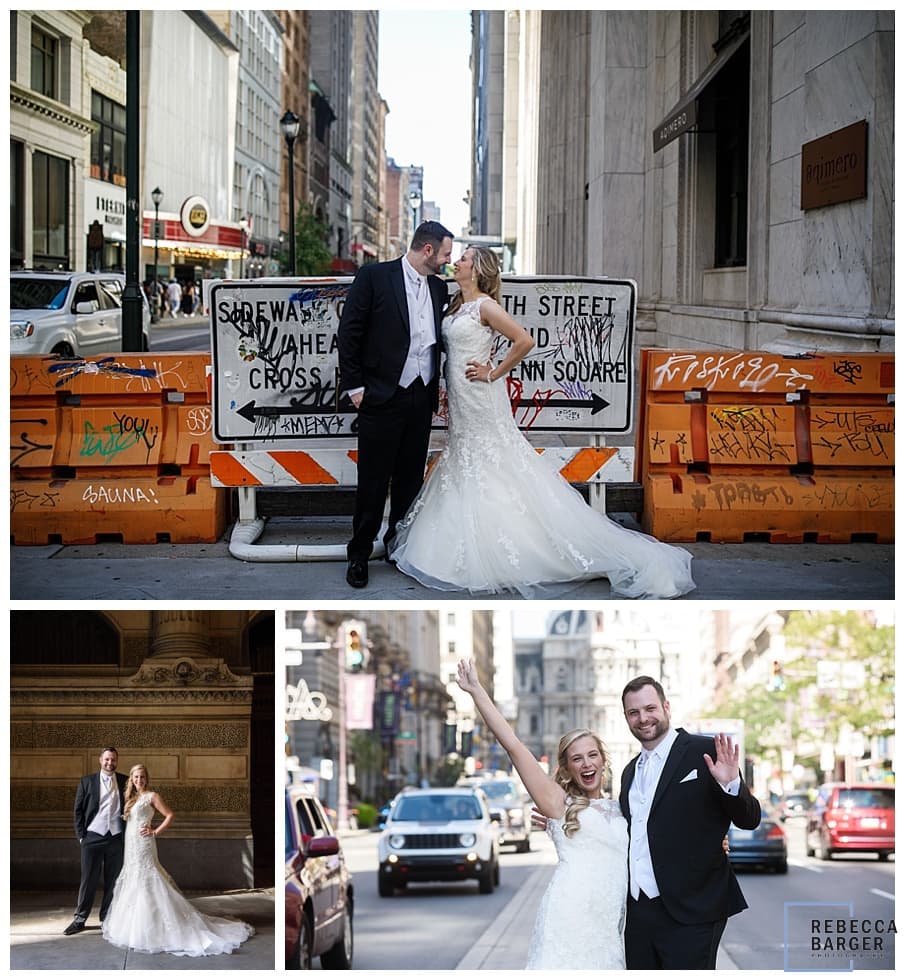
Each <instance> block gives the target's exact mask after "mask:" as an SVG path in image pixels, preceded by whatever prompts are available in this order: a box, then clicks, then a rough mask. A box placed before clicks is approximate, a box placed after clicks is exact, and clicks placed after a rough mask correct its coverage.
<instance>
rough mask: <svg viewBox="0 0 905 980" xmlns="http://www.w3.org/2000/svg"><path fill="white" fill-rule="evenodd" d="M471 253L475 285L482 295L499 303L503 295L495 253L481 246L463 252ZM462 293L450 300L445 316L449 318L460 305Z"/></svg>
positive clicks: (472, 246)
mask: <svg viewBox="0 0 905 980" xmlns="http://www.w3.org/2000/svg"><path fill="white" fill-rule="evenodd" d="M465 251H466V252H468V251H470V252H471V262H472V267H473V269H474V276H475V285H476V286H477V287H478V289H479V290H480V291H481V292H482V293H486V294H487V295H488V296H489V297H490V298H491V299H493V300H496V302H497V303H499V302H500V297H501V296H502V295H503V282H502V279H501V278H500V260H499V258H498V257H497V254H496V252H494V251H492V250H491V249H489V248H486V247H485V246H483V245H469V246H468V248H467V249H466V250H465ZM462 303H463V299H462V293H461V292H458V293H456V295H455V296H453V298H452V299H451V300H450V303H449V307H448V309H447V310H446V316H451V315H452V314H453V313H455V312H456V310H457V309H458V308H459V307H460V306H461V305H462Z"/></svg>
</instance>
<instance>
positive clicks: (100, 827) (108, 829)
mask: <svg viewBox="0 0 905 980" xmlns="http://www.w3.org/2000/svg"><path fill="white" fill-rule="evenodd" d="M100 778H101V803H100V806H99V807H98V808H97V813H96V814H95V815H94V819H93V820H92V821H91V823H90V824H88V830H90V831H91V832H92V833H93V834H100V836H101V837H103V836H104V835H105V834H119V833H121V832H122V829H123V824H122V820H121V819H120V815H119V784H118V783H117V782H116V776H111V775H109V774H108V773H105V772H102V773H101V774H100Z"/></svg>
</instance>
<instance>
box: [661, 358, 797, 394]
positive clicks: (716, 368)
mask: <svg viewBox="0 0 905 980" xmlns="http://www.w3.org/2000/svg"><path fill="white" fill-rule="evenodd" d="M677 379H678V380H679V383H680V384H687V385H690V386H691V387H700V388H706V389H710V388H715V387H716V386H717V385H719V384H721V383H723V382H726V381H729V382H731V383H733V384H734V385H735V386H736V387H738V389H739V390H740V391H762V390H763V389H764V388H766V387H767V385H769V384H770V383H771V382H774V381H781V382H782V383H783V385H784V387H786V388H790V389H794V388H801V387H805V386H806V383H807V382H811V381H813V380H814V376H813V374H811V373H810V372H803V371H799V370H798V368H797V367H795V366H794V365H789V364H784V363H783V358H781V357H775V358H774V357H771V356H770V355H769V354H750V353H748V352H746V351H737V352H735V353H732V354H721V353H717V354H705V355H700V354H684V353H683V354H671V355H669V357H667V358H666V360H665V361H664V362H663V363H662V364H659V365H657V366H656V367H655V368H654V370H653V378H652V385H651V387H652V388H654V389H657V388H662V387H664V386H665V385H667V384H672V383H674V382H675V381H676V380H677Z"/></svg>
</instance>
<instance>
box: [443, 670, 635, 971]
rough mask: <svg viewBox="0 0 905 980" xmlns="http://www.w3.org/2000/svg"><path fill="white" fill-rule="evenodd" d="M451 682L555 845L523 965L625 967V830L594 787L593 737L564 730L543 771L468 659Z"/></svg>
mask: <svg viewBox="0 0 905 980" xmlns="http://www.w3.org/2000/svg"><path fill="white" fill-rule="evenodd" d="M457 681H458V684H459V687H461V688H462V690H463V691H466V692H467V693H468V694H470V695H471V696H472V698H473V699H474V703H475V707H476V708H477V709H478V711H479V712H480V713H481V716H482V717H483V719H484V721H485V722H486V723H487V726H488V728H490V730H491V731H492V732H493V734H494V735H495V736H496V738H497V741H499V743H500V745H502V747H503V748H504V749H505V750H506V752H507V754H508V755H509V758H510V759H511V760H512V764H513V765H514V766H515V768H516V770H517V771H518V774H519V776H521V778H522V782H523V783H524V784H525V787H526V789H527V790H528V792H529V793H530V794H531V798H532V799H533V800H534V803H535V805H536V806H537V808H538V809H539V810H540V811H541V813H543V814H544V816H545V817H547V818H548V819H547V830H548V832H549V833H550V835H551V836H552V838H553V842H554V844H555V845H556V853H557V857H558V858H559V863H558V864H557V866H556V869H555V871H554V872H553V877H552V879H551V881H550V884H549V886H548V887H547V890H546V892H545V893H544V896H543V898H542V899H541V904H540V908H539V909H538V913H537V921H536V922H535V925H534V933H533V935H532V937H531V944H530V947H529V950H528V963H527V968H528V969H529V970H557V969H570V970H624V969H625V952H624V948H623V941H622V928H623V921H624V917H625V900H626V894H627V890H628V832H627V829H626V823H625V818H624V817H623V816H622V813H621V811H620V809H619V803H618V802H617V801H616V800H611V799H606V798H604V797H603V795H602V792H601V787H602V782H603V773H604V769H605V767H606V763H607V759H606V753H605V751H604V748H603V745H602V743H601V741H600V739H599V738H598V737H597V736H596V735H595V734H594V733H593V732H590V731H588V729H586V728H579V729H576V730H574V731H571V732H567V733H566V734H565V735H563V736H562V738H561V739H560V741H559V750H558V756H557V765H556V770H555V772H554V774H553V776H552V777H551V776H548V775H547V773H545V772H544V770H543V769H542V768H541V766H540V764H539V763H538V761H537V760H536V759H535V758H534V756H533V755H532V754H531V752H530V751H529V749H528V748H527V747H526V746H525V745H523V744H522V743H521V742H520V741H519V739H518V737H517V736H516V734H515V732H513V730H512V728H511V727H510V726H509V723H508V722H507V721H506V719H505V718H504V717H503V716H502V714H501V713H500V711H499V710H498V709H497V707H496V705H495V704H494V703H493V701H492V700H491V699H490V695H488V693H487V692H486V691H485V690H484V688H483V687H482V686H481V683H480V681H479V680H478V674H477V670H476V669H475V666H474V664H473V663H472V662H471V661H467V660H462V661H460V662H459V671H458V677H457Z"/></svg>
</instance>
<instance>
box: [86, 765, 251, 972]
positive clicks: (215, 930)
mask: <svg viewBox="0 0 905 980" xmlns="http://www.w3.org/2000/svg"><path fill="white" fill-rule="evenodd" d="M147 786H148V773H147V770H146V769H145V767H144V766H143V765H137V766H133V767H132V769H131V771H130V772H129V786H128V788H127V790H126V801H125V806H124V812H123V815H124V816H125V817H126V838H125V854H124V858H123V869H122V871H121V872H120V876H119V878H117V880H116V887H115V889H114V892H113V902H112V904H111V906H110V911H109V912H108V913H107V917H106V918H105V919H104V922H103V925H102V926H101V929H102V931H103V936H104V939H106V940H107V942H109V943H112V944H113V945H114V946H120V947H122V948H123V949H133V950H137V951H139V952H142V953H172V954H173V955H174V956H214V955H217V954H218V953H231V952H232V951H233V950H234V949H236V948H237V947H238V946H240V945H241V944H242V943H243V942H245V940H246V939H248V938H249V936H251V935H252V934H253V933H254V929H253V928H252V927H251V926H250V925H247V924H246V923H245V922H238V921H236V920H234V919H226V918H220V917H217V916H208V915H202V914H201V913H200V912H199V911H198V910H197V909H196V908H195V907H194V905H192V904H191V903H190V902H189V901H188V900H187V899H186V898H185V897H184V896H183V894H182V892H180V891H179V889H178V888H177V887H176V885H175V883H174V882H173V879H172V878H171V877H170V876H169V874H167V872H166V870H165V869H164V867H163V866H162V865H161V863H160V861H159V860H158V859H157V841H156V838H157V835H158V834H159V833H160V832H161V830H163V829H165V828H166V827H168V826H169V825H170V823H171V821H172V819H173V812H172V811H171V810H170V808H169V807H168V806H167V805H166V804H165V803H164V802H163V800H162V799H161V798H160V796H158V794H157V793H155V792H150V791H148V789H147ZM155 811H156V812H157V813H160V814H161V815H162V816H163V818H164V819H163V821H162V822H161V823H160V824H158V825H157V827H153V828H152V826H151V824H152V821H153V819H154V814H155Z"/></svg>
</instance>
